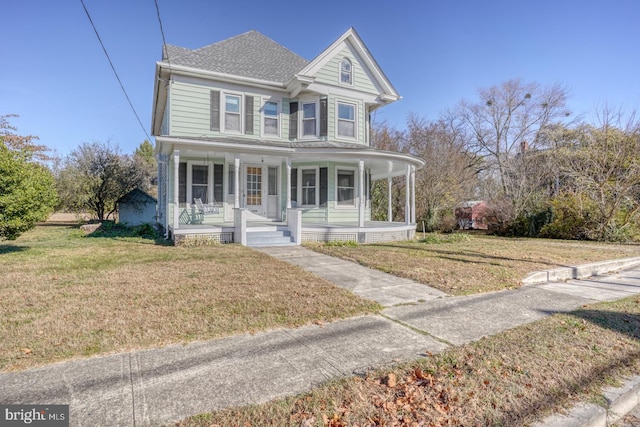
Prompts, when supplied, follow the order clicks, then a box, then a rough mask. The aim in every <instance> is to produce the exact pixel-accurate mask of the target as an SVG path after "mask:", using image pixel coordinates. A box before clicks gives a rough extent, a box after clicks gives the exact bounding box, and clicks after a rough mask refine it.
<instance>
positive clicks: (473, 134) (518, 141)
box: [455, 79, 570, 219]
mask: <svg viewBox="0 0 640 427" xmlns="http://www.w3.org/2000/svg"><path fill="white" fill-rule="evenodd" d="M478 95H479V100H478V101H476V102H473V103H470V102H467V101H462V102H461V103H460V105H459V106H458V108H457V110H456V112H455V113H456V116H457V118H458V120H459V123H460V125H461V126H462V127H463V128H464V129H465V133H466V135H467V136H468V139H467V147H468V149H469V150H470V151H473V152H475V153H477V154H478V155H480V156H482V157H483V158H484V160H485V165H486V166H487V167H488V168H490V169H491V170H492V171H493V174H488V175H489V176H493V177H495V179H496V180H497V183H498V184H499V189H500V194H496V195H493V196H494V198H503V199H505V200H506V201H507V202H508V204H509V205H510V207H511V212H509V216H510V217H511V218H512V219H513V218H515V217H517V216H518V215H521V214H523V213H524V212H525V211H526V210H527V208H528V207H529V206H530V204H531V201H532V197H533V196H534V195H535V193H536V189H537V188H538V186H539V185H540V183H539V179H538V178H539V177H538V176H536V173H535V172H534V171H532V170H530V168H529V167H528V166H530V162H529V161H528V159H527V158H526V157H525V156H524V155H523V154H524V153H526V152H529V151H536V150H541V149H544V148H547V147H546V145H545V143H546V142H547V140H546V139H544V138H540V136H539V135H540V133H541V131H542V130H544V129H546V128H547V127H548V126H551V125H553V124H554V123H557V122H560V121H562V120H565V119H566V117H568V116H569V115H570V113H569V112H568V111H567V109H566V99H567V94H566V91H565V90H564V89H563V88H562V87H560V86H559V85H552V86H549V87H542V86H540V85H539V84H537V83H523V82H521V81H520V80H519V79H515V80H509V81H506V82H504V83H502V84H500V85H496V86H492V87H489V88H485V89H480V90H479V91H478ZM532 179H533V180H532Z"/></svg>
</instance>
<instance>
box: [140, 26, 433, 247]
mask: <svg viewBox="0 0 640 427" xmlns="http://www.w3.org/2000/svg"><path fill="white" fill-rule="evenodd" d="M399 98H400V96H399V95H398V93H397V92H396V90H395V89H394V87H393V85H392V84H391V83H390V82H389V80H388V79H387V77H386V76H385V74H384V73H383V72H382V70H381V69H380V67H379V65H378V64H377V62H376V61H375V59H374V58H373V56H372V55H371V53H370V52H369V50H368V49H367V47H366V46H365V44H364V43H363V41H362V40H361V39H360V37H359V36H358V34H357V33H356V31H355V30H354V29H353V28H351V29H349V30H348V31H346V32H345V33H344V34H343V35H342V36H340V37H339V38H338V39H337V40H336V41H335V42H334V43H333V44H331V45H330V46H329V47H328V48H326V49H325V50H324V51H323V52H321V53H320V54H319V55H318V56H317V57H316V58H314V59H313V60H311V61H307V60H305V59H304V58H301V57H300V56H298V55H296V54H295V53H293V52H291V51H289V50H288V49H287V48H285V47H283V46H281V45H280V44H278V43H276V42H274V41H273V40H271V39H269V38H267V37H265V36H264V35H262V34H260V33H258V32H256V31H249V32H247V33H244V34H240V35H238V36H235V37H232V38H229V39H227V40H223V41H220V42H218V43H214V44H211V45H208V46H205V47H202V48H200V49H194V50H192V49H186V48H182V47H177V46H171V45H167V46H166V48H165V49H163V57H162V60H161V61H159V62H157V63H156V73H155V84H154V99H153V118H152V120H153V123H152V132H153V136H154V137H155V140H156V151H157V156H158V165H159V168H158V169H159V172H158V215H157V217H158V222H159V223H160V224H161V225H162V226H163V227H164V229H165V230H166V233H167V237H170V238H172V239H173V240H174V241H176V242H177V241H180V240H182V239H185V238H194V237H198V238H210V239H214V240H218V241H221V242H240V243H243V244H251V243H252V241H253V242H254V243H255V242H259V243H262V244H269V243H270V241H269V240H268V239H267V238H266V234H265V233H266V232H268V231H273V232H274V234H279V235H280V239H274V240H272V241H271V243H274V244H275V243H279V242H283V241H286V242H292V243H297V244H299V243H301V242H302V241H326V240H354V241H358V242H361V243H366V242H374V241H382V240H396V239H406V238H408V237H412V236H413V234H414V232H415V197H414V195H415V185H414V183H415V171H416V170H417V169H419V168H421V167H422V166H423V165H424V161H423V160H421V159H419V158H416V157H413V156H410V155H407V154H402V153H397V152H388V151H381V150H376V149H374V148H372V146H371V140H370V133H371V132H370V117H371V113H372V112H373V111H375V110H376V109H378V108H380V107H383V106H384V105H386V104H388V103H391V102H394V101H396V100H398V99H399ZM396 176H404V177H405V178H406V182H407V184H408V185H407V186H406V188H407V191H406V194H405V209H404V210H405V220H404V221H403V222H401V223H398V222H391V221H387V222H376V221H371V209H370V208H371V206H370V188H371V183H372V182H373V181H374V180H385V182H387V183H388V185H389V187H390V191H389V194H390V195H391V194H392V191H393V188H391V182H392V181H391V178H393V177H396ZM200 202H201V203H200ZM388 209H389V212H390V210H391V196H390V197H389V207H388ZM389 218H391V215H389ZM257 233H262V234H261V236H262V237H263V239H262V240H256V239H253V240H252V235H256V236H257V235H258V234H257ZM267 234H268V233H267ZM282 236H285V237H284V240H282ZM265 239H266V240H265Z"/></svg>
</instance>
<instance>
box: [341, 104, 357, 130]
mask: <svg viewBox="0 0 640 427" xmlns="http://www.w3.org/2000/svg"><path fill="white" fill-rule="evenodd" d="M338 136H339V137H342V138H354V139H355V137H356V106H355V104H349V103H346V102H338Z"/></svg>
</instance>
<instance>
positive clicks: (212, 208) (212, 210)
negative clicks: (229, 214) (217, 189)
mask: <svg viewBox="0 0 640 427" xmlns="http://www.w3.org/2000/svg"><path fill="white" fill-rule="evenodd" d="M193 201H194V202H195V204H196V209H197V210H198V212H199V213H200V215H207V214H217V213H218V212H219V209H218V206H216V205H215V203H209V204H206V205H205V204H204V203H202V199H200V198H196V199H193Z"/></svg>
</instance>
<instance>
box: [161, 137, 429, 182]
mask: <svg viewBox="0 0 640 427" xmlns="http://www.w3.org/2000/svg"><path fill="white" fill-rule="evenodd" d="M156 148H157V150H158V152H160V153H162V154H166V155H170V154H171V153H172V152H173V151H174V150H179V151H180V156H181V157H182V156H185V157H204V156H208V157H213V153H219V154H220V155H224V157H225V158H227V160H228V161H231V160H232V159H233V157H234V156H235V155H239V156H240V158H241V159H244V160H246V161H255V159H261V158H262V159H263V158H264V157H269V158H280V159H291V160H298V161H357V160H364V162H365V165H366V166H367V167H368V168H369V169H370V170H371V174H372V178H373V179H382V178H388V177H394V176H400V175H404V174H405V173H406V166H407V165H411V166H414V167H415V168H416V169H421V168H422V167H423V166H424V165H425V161H424V160H423V159H421V158H419V157H416V156H413V155H411V154H406V153H399V152H393V151H384V150H378V149H375V148H372V147H367V146H364V145H362V144H350V143H346V142H339V141H328V140H310V141H297V142H284V141H271V140H262V139H249V138H240V137H236V138H233V137H175V136H157V137H156Z"/></svg>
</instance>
